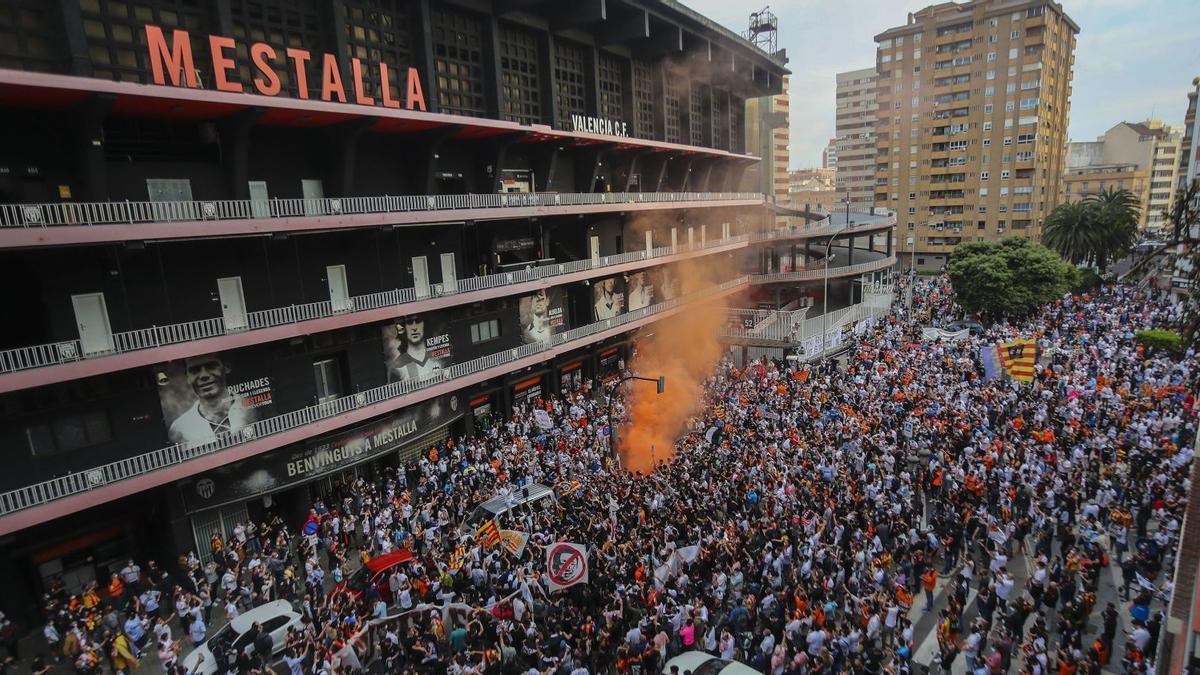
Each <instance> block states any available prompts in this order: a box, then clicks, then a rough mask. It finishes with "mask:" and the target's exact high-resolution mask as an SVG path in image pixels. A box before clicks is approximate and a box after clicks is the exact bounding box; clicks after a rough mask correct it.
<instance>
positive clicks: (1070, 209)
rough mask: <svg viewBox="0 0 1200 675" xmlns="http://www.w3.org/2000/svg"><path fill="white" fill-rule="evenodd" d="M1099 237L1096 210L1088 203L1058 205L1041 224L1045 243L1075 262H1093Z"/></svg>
mask: <svg viewBox="0 0 1200 675" xmlns="http://www.w3.org/2000/svg"><path fill="white" fill-rule="evenodd" d="M1099 239H1100V237H1099V232H1098V231H1097V227H1096V210H1095V208H1093V207H1092V205H1091V204H1088V203H1087V202H1066V203H1063V204H1059V205H1058V206H1056V207H1054V210H1053V211H1051V212H1050V215H1048V216H1046V222H1045V223H1044V224H1043V225H1042V243H1043V244H1045V245H1046V246H1049V247H1050V248H1051V249H1054V250H1055V251H1058V254H1059V255H1061V256H1062V257H1063V258H1066V259H1067V260H1070V261H1071V262H1073V263H1075V264H1076V265H1078V264H1080V263H1089V262H1091V261H1092V258H1093V257H1094V256H1095V253H1096V248H1097V245H1098V242H1099Z"/></svg>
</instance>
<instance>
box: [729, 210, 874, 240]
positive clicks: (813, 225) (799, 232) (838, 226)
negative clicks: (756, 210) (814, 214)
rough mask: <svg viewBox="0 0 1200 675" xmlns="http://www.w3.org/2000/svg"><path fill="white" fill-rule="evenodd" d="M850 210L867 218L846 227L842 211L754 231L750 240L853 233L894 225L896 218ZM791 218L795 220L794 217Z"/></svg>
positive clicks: (853, 213)
mask: <svg viewBox="0 0 1200 675" xmlns="http://www.w3.org/2000/svg"><path fill="white" fill-rule="evenodd" d="M850 212H851V214H852V215H859V216H865V217H866V218H868V219H869V220H865V221H863V222H855V223H854V224H853V225H851V226H849V227H847V226H846V225H845V224H842V223H841V221H843V220H845V217H844V216H845V212H844V211H842V212H839V213H835V214H830V215H827V216H825V217H824V218H821V219H820V220H813V221H809V222H807V223H803V224H798V225H797V224H793V225H789V226H788V227H777V228H771V229H768V230H763V231H759V232H755V233H754V234H752V235H751V241H753V242H761V241H771V240H774V239H789V238H795V237H801V236H822V235H829V234H835V233H836V234H842V233H845V234H853V233H855V232H858V231H861V230H871V229H875V228H878V227H881V226H886V225H895V220H896V219H895V216H894V215H876V214H873V213H867V212H856V211H855V210H854V209H851V210H850ZM835 216H837V217H838V221H839V223H834V222H833V218H834V217H835ZM792 220H795V218H793V219H792Z"/></svg>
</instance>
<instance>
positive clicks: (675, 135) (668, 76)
mask: <svg viewBox="0 0 1200 675" xmlns="http://www.w3.org/2000/svg"><path fill="white" fill-rule="evenodd" d="M680 79H681V77H680V76H679V75H677V74H675V73H672V72H670V71H667V70H664V71H663V111H664V112H663V119H665V120H666V122H665V126H666V128H665V129H664V131H665V133H666V138H665V139H664V140H666V141H667V142H668V143H682V142H683V126H682V125H681V124H680V118H681V117H682V116H683V106H682V104H681V101H680V99H681V98H682V96H681V91H682V87H683V86H686V85H687V80H684V81H683V82H680Z"/></svg>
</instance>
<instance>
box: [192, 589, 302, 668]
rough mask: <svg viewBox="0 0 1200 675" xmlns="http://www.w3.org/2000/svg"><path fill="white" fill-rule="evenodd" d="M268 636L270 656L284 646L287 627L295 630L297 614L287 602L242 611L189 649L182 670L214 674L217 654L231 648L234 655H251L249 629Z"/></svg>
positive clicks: (279, 601) (298, 619)
mask: <svg viewBox="0 0 1200 675" xmlns="http://www.w3.org/2000/svg"><path fill="white" fill-rule="evenodd" d="M256 623H257V624H259V625H260V626H262V629H263V630H264V631H266V632H268V633H270V634H271V640H272V641H273V642H274V653H275V654H278V653H279V652H282V651H283V649H284V647H286V646H287V632H288V629H289V628H291V627H296V628H297V629H299V628H300V627H301V626H300V614H299V613H297V612H296V611H294V610H293V609H292V604H291V603H290V602H288V601H287V600H275V601H274V602H268V603H267V604H265V605H259V606H258V607H255V608H254V609H251V610H248V611H246V612H243V613H242V614H240V615H239V616H238V618H236V619H234V620H233V621H230V622H229V623H227V624H225V625H224V626H222V627H221V629H220V630H218V631H217V632H216V633H214V634H213V635H212V637H210V638H208V639H207V640H205V641H204V644H202V645H200V646H199V647H197V648H195V649H193V650H192V651H191V653H189V654H188V655H187V656H186V657H184V659H183V667H184V669H185V670H186V671H187V672H189V673H196V674H197V675H215V673H217V672H218V671H220V670H221V668H220V664H219V663H218V661H217V655H218V654H221V655H222V658H224V654H225V652H227V651H229V650H230V649H233V650H234V651H236V652H237V653H243V652H244V653H246V654H253V653H254V637H255V635H254V633H251V632H250V629H251V628H252V627H253V626H254V624H256Z"/></svg>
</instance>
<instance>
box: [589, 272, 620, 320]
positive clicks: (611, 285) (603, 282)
mask: <svg viewBox="0 0 1200 675" xmlns="http://www.w3.org/2000/svg"><path fill="white" fill-rule="evenodd" d="M624 313H625V287H624V284H623V283H622V282H621V280H620V279H619V278H617V277H605V278H603V279H599V280H597V281H594V282H592V314H593V316H595V317H596V320H597V321H604V320H605V319H611V318H613V317H616V316H618V315H621V314H624Z"/></svg>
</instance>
